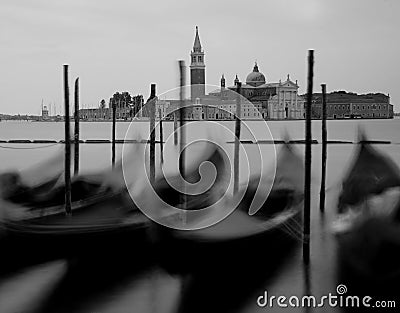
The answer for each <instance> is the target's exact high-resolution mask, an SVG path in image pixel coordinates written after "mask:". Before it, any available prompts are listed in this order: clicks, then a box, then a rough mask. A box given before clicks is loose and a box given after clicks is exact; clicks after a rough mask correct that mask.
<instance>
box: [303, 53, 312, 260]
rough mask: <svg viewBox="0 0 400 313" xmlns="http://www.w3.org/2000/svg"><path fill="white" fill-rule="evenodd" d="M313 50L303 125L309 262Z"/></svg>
mask: <svg viewBox="0 0 400 313" xmlns="http://www.w3.org/2000/svg"><path fill="white" fill-rule="evenodd" d="M313 76H314V50H309V51H308V79H307V81H308V82H307V106H306V127H305V137H306V138H305V139H306V145H305V175H304V229H303V260H304V263H305V264H309V262H310V223H311V216H310V214H311V210H310V207H311V103H312V94H313Z"/></svg>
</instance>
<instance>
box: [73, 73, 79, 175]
mask: <svg viewBox="0 0 400 313" xmlns="http://www.w3.org/2000/svg"><path fill="white" fill-rule="evenodd" d="M74 100H75V101H74V102H75V103H74V104H75V111H74V123H75V130H74V139H75V144H74V145H75V150H74V151H75V153H74V175H78V173H79V77H77V78H76V79H75V97H74Z"/></svg>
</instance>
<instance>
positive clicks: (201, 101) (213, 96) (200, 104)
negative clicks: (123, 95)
mask: <svg viewBox="0 0 400 313" xmlns="http://www.w3.org/2000/svg"><path fill="white" fill-rule="evenodd" d="M190 61H191V63H190V93H191V94H190V101H189V102H190V104H191V106H190V108H187V109H186V110H185V118H186V119H195V120H203V119H234V117H235V114H236V94H235V92H236V90H237V85H238V83H239V78H238V77H237V75H236V78H235V80H234V85H233V86H230V87H226V81H225V77H224V75H222V77H221V81H220V88H219V89H217V90H214V91H212V92H210V93H209V94H206V91H205V86H206V79H205V69H206V65H205V52H204V49H203V47H202V45H201V42H200V36H199V29H198V27H197V26H196V33H195V39H194V44H193V49H192V50H191V51H190ZM298 89H299V86H298V84H297V81H296V82H293V81H292V80H290V77H289V75H288V76H287V79H286V80H285V81H283V82H282V81H279V82H277V83H267V82H266V79H265V76H264V74H263V73H261V72H260V71H259V69H258V65H257V63H256V64H255V65H254V68H253V71H252V72H251V73H250V74H249V75H247V78H246V82H245V83H244V84H242V87H241V92H240V94H241V96H242V97H243V98H244V99H243V101H241V118H242V119H302V118H304V98H303V97H301V96H299V95H298ZM178 107H179V101H177V100H161V99H157V100H156V114H157V118H160V116H159V115H160V112H161V115H162V117H163V118H166V117H168V115H170V114H171V112H173V111H176V110H177V109H178Z"/></svg>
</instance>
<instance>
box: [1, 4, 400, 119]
mask: <svg viewBox="0 0 400 313" xmlns="http://www.w3.org/2000/svg"><path fill="white" fill-rule="evenodd" d="M399 13H400V1H398V0H274V1H272V0H262V1H261V0H260V1H255V0H250V1H243V0H240V1H236V0H218V1H216V0H201V1H193V0H182V1H177V0H168V1H165V0H160V1H158V0H153V1H132V0H113V1H109V0H68V1H65V0H32V1H28V0H1V2H0V43H1V49H0V59H1V66H0V68H1V75H0V113H6V114H18V113H21V114H25V113H28V114H39V112H40V107H41V103H42V99H43V103H44V105H48V106H50V108H51V109H52V110H53V112H52V113H54V108H55V109H56V111H57V112H58V113H61V112H62V106H63V82H62V77H63V76H62V75H63V74H62V71H63V64H64V63H67V64H69V65H70V87H71V92H72V84H73V81H74V79H75V78H76V77H79V78H80V98H81V105H82V107H85V108H87V107H97V106H98V105H99V102H100V100H101V99H106V101H107V103H108V99H109V98H110V97H111V96H112V95H113V93H114V92H116V91H129V92H130V93H131V94H132V95H136V94H143V95H144V98H145V99H147V98H148V96H149V93H150V84H151V83H155V84H157V94H162V93H164V92H166V91H168V90H170V89H172V88H176V86H178V83H179V77H178V64H177V60H179V59H183V60H185V62H186V65H189V61H190V59H189V56H190V50H191V49H192V47H193V41H194V35H195V26H196V25H197V26H198V27H199V34H200V40H201V44H202V46H203V48H204V51H205V61H206V83H207V84H212V85H219V81H220V77H221V74H222V73H224V75H225V78H226V80H227V85H229V86H230V85H232V84H233V79H234V77H235V74H238V76H239V79H240V80H241V81H245V79H246V76H247V74H248V73H249V72H251V71H252V68H253V66H254V62H255V61H257V63H258V66H259V69H260V71H261V72H263V73H264V75H265V76H266V79H267V82H277V81H279V79H282V80H284V79H286V76H287V74H290V78H291V79H292V80H293V81H295V80H298V84H299V86H300V88H299V93H300V94H302V93H305V92H306V79H307V54H308V50H309V49H314V50H315V67H314V72H315V77H314V92H319V91H320V84H322V83H326V84H327V90H328V92H329V91H333V90H346V91H352V92H357V93H368V92H382V93H384V94H390V97H391V103H392V104H394V109H395V111H397V112H398V111H400V88H399V83H400V66H399V64H400V62H399V59H398V58H399V56H400V36H399V34H398V32H399V30H400V19H399V18H398V16H399ZM187 77H189V76H187Z"/></svg>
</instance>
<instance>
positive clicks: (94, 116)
mask: <svg viewBox="0 0 400 313" xmlns="http://www.w3.org/2000/svg"><path fill="white" fill-rule="evenodd" d="M117 94H118V93H117ZM143 102H144V101H143V96H142V95H137V96H134V97H132V100H131V101H124V100H121V99H118V100H116V99H113V98H110V100H109V105H108V107H105V106H104V105H100V106H99V107H98V108H87V109H80V110H79V117H80V119H81V120H87V121H101V120H111V119H112V106H113V103H115V106H116V110H115V116H116V119H119V120H131V119H132V118H134V117H135V116H136V114H138V113H139V112H140V109H141V108H142V107H143ZM144 115H145V114H144Z"/></svg>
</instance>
